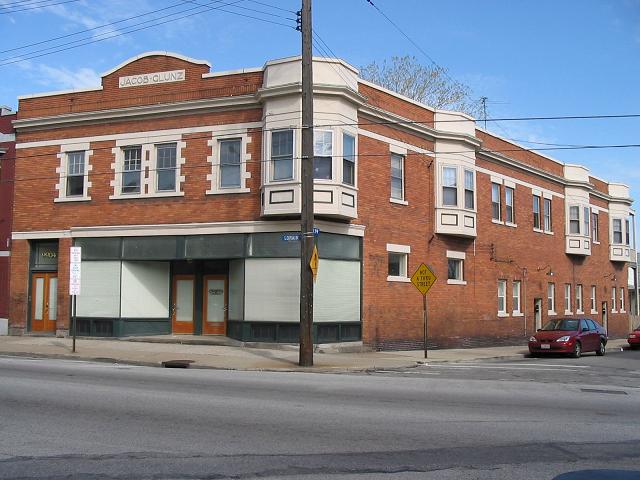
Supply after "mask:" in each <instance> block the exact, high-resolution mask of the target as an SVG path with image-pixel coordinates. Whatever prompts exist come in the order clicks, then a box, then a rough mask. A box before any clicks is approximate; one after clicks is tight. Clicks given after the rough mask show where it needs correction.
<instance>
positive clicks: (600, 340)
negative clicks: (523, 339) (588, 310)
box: [529, 318, 640, 358]
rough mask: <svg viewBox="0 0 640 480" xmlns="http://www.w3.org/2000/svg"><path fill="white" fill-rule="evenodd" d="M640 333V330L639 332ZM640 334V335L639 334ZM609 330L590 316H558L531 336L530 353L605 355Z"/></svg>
mask: <svg viewBox="0 0 640 480" xmlns="http://www.w3.org/2000/svg"><path fill="white" fill-rule="evenodd" d="M638 333H639V334H640V332H638ZM639 336H640V335H639ZM606 345H607V332H606V331H605V329H604V328H602V326H601V325H600V324H599V323H598V322H596V321H595V320H591V319H590V318H558V319H556V320H551V321H549V322H548V323H547V324H546V325H545V326H544V327H542V328H541V329H540V330H538V331H537V333H536V334H535V335H534V336H532V337H531V338H529V353H530V354H531V356H537V355H539V354H542V353H568V354H570V355H572V356H573V357H574V358H578V357H580V355H582V354H583V353H584V352H596V355H600V356H601V355H604V353H605V347H606Z"/></svg>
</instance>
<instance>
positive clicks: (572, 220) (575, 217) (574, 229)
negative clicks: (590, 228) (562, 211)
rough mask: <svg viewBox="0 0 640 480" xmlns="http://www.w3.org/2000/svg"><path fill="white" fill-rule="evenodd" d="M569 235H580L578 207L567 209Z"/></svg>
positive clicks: (573, 206)
mask: <svg viewBox="0 0 640 480" xmlns="http://www.w3.org/2000/svg"><path fill="white" fill-rule="evenodd" d="M569 233H575V234H579V233H580V207H577V206H575V205H572V206H571V207H569Z"/></svg>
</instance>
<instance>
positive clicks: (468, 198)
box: [464, 170, 476, 210]
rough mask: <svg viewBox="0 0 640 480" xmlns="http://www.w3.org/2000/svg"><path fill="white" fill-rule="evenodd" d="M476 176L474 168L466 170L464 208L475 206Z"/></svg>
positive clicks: (470, 208)
mask: <svg viewBox="0 0 640 480" xmlns="http://www.w3.org/2000/svg"><path fill="white" fill-rule="evenodd" d="M475 192H476V185H475V177H474V174H473V170H465V171H464V208H467V209H469V210H473V209H474V207H475Z"/></svg>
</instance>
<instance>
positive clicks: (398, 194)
mask: <svg viewBox="0 0 640 480" xmlns="http://www.w3.org/2000/svg"><path fill="white" fill-rule="evenodd" d="M391 198H392V199H394V200H404V156H403V155H399V154H397V153H392V154H391Z"/></svg>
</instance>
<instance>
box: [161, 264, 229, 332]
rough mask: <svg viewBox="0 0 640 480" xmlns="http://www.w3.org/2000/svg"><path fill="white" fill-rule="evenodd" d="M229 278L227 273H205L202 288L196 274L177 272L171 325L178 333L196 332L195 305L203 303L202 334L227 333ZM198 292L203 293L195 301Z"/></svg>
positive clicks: (174, 283) (174, 281) (174, 282)
mask: <svg viewBox="0 0 640 480" xmlns="http://www.w3.org/2000/svg"><path fill="white" fill-rule="evenodd" d="M227 290H228V286H227V278H226V276H224V275H204V276H203V277H202V291H201V292H197V291H196V276H195V275H174V277H173V295H172V302H171V305H172V308H171V327H172V331H173V333H176V334H193V333H194V321H195V315H196V310H197V309H196V305H202V334H203V335H225V334H226V333H227V310H228V309H227V304H228V291H227ZM196 295H201V298H199V299H198V300H201V301H198V302H196Z"/></svg>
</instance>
